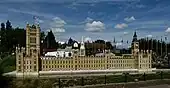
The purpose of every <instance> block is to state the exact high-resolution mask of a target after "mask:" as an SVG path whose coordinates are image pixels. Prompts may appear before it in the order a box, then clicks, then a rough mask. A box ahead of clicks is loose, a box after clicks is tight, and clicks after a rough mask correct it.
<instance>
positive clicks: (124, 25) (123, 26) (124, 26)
mask: <svg viewBox="0 0 170 88" xmlns="http://www.w3.org/2000/svg"><path fill="white" fill-rule="evenodd" d="M126 27H128V25H127V24H125V23H122V24H117V25H115V28H116V29H124V28H126Z"/></svg>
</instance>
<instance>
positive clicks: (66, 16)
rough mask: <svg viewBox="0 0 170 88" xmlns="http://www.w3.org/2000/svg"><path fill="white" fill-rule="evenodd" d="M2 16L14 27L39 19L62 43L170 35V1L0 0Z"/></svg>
mask: <svg viewBox="0 0 170 88" xmlns="http://www.w3.org/2000/svg"><path fill="white" fill-rule="evenodd" d="M0 13H1V14H0V22H5V21H6V20H11V22H12V25H13V26H15V27H17V26H19V27H25V25H26V23H27V22H28V23H30V24H32V23H33V22H34V19H33V16H36V17H38V18H39V19H38V22H39V23H40V26H41V30H43V31H48V30H49V29H51V30H53V32H54V34H55V36H56V38H57V39H58V40H62V41H65V40H66V39H68V38H69V37H72V38H73V39H76V40H81V36H85V37H90V38H91V39H92V40H95V39H104V40H109V41H110V40H112V41H113V39H114V37H116V40H117V41H121V39H122V38H123V39H124V40H129V41H130V40H131V39H132V35H133V32H134V31H135V30H136V31H137V34H138V36H139V37H146V36H149V37H151V36H152V37H154V38H157V39H160V36H164V35H165V33H166V34H169V33H170V28H169V27H170V20H169V19H170V0H1V1H0ZM168 28H169V29H168ZM169 37H170V36H169Z"/></svg>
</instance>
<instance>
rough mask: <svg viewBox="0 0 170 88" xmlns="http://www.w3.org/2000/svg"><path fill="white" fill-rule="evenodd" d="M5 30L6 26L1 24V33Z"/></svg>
mask: <svg viewBox="0 0 170 88" xmlns="http://www.w3.org/2000/svg"><path fill="white" fill-rule="evenodd" d="M4 30H5V24H4V23H1V31H4Z"/></svg>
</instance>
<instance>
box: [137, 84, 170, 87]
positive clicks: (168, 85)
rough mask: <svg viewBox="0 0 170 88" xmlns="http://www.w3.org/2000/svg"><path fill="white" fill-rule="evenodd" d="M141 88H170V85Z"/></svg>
mask: <svg viewBox="0 0 170 88" xmlns="http://www.w3.org/2000/svg"><path fill="white" fill-rule="evenodd" d="M140 88H170V85H168V84H164V85H156V86H148V87H140Z"/></svg>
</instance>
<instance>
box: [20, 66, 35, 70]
mask: <svg viewBox="0 0 170 88" xmlns="http://www.w3.org/2000/svg"><path fill="white" fill-rule="evenodd" d="M27 69H32V66H23V69H21V66H18V71H21V70H27ZM33 69H34V71H36V70H37V67H36V65H34V67H33Z"/></svg>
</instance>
